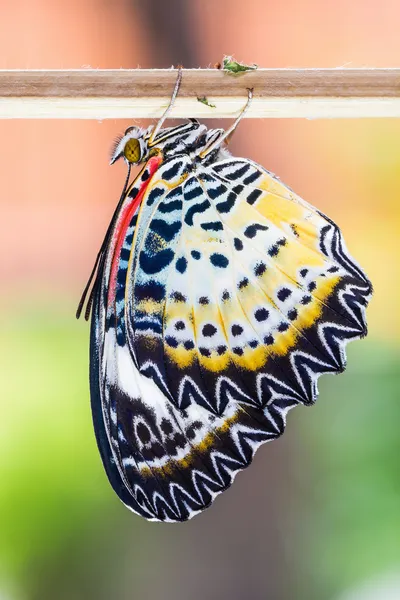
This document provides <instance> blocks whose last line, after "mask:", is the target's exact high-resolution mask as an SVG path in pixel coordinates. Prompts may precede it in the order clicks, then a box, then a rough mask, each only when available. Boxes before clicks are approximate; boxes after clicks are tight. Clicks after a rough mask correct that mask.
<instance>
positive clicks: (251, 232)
mask: <svg viewBox="0 0 400 600" xmlns="http://www.w3.org/2000/svg"><path fill="white" fill-rule="evenodd" d="M257 231H268V226H267V225H260V224H259V223H254V224H253V225H248V227H246V229H245V230H244V235H245V236H246V237H248V238H250V239H253V238H254V237H256V235H257Z"/></svg>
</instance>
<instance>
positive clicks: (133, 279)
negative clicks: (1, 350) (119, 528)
mask: <svg viewBox="0 0 400 600" xmlns="http://www.w3.org/2000/svg"><path fill="white" fill-rule="evenodd" d="M142 177H143V175H142ZM145 181H146V182H147V183H146V189H145V190H144V191H143V192H142V194H143V196H142V203H141V206H140V209H139V210H138V211H137V213H136V215H135V216H132V217H131V221H130V224H129V226H127V228H126V231H125V233H123V232H122V233H121V232H120V239H122V242H121V243H120V245H119V246H118V244H117V245H115V247H114V249H113V250H112V251H111V250H110V251H109V257H108V260H107V262H106V267H105V272H104V276H103V282H104V284H103V288H102V292H101V293H99V297H98V298H97V299H96V310H95V312H94V313H93V329H92V331H93V335H92V339H93V343H92V367H91V373H92V380H94V381H92V402H93V409H94V414H95V415H97V421H96V416H95V417H94V418H95V426H96V429H97V431H98V434H97V435H98V441H99V445H100V449H102V448H103V450H102V456H103V461H104V463H105V467H106V471H107V473H108V476H109V478H110V480H111V483H112V484H113V487H114V489H115V490H116V492H117V493H118V495H119V496H120V498H121V499H122V500H123V501H124V502H125V504H127V505H128V506H130V507H131V508H132V509H133V510H135V511H136V512H138V513H139V514H142V515H143V516H145V517H146V518H149V519H153V520H170V521H181V520H186V519H188V518H190V517H192V516H193V515H194V514H197V512H199V511H200V510H202V509H203V508H205V507H206V506H208V505H209V504H210V503H211V502H212V500H213V499H214V497H215V496H216V495H217V494H218V493H220V492H221V491H223V490H224V489H226V488H227V487H228V486H229V485H230V484H231V482H232V480H233V478H234V476H235V474H236V473H237V472H238V471H239V470H241V469H243V468H245V467H246V466H247V465H248V464H249V463H250V462H251V460H252V457H253V455H254V453H255V451H256V449H257V448H258V447H259V446H260V445H261V444H262V443H264V442H266V441H269V440H271V439H274V438H276V437H277V436H279V435H280V434H281V433H282V432H283V429H284V425H285V418H286V414H287V412H288V410H289V409H290V408H292V407H293V406H295V405H297V404H301V403H302V404H311V403H312V402H314V401H315V398H316V395H317V385H316V382H317V379H318V377H319V376H320V375H321V374H322V373H327V372H331V373H334V372H339V371H342V370H343V369H344V366H345V351H344V348H345V345H346V343H347V342H348V341H350V340H352V339H355V338H357V337H361V336H363V335H365V333H366V324H365V307H366V304H367V301H368V298H369V296H370V293H371V286H370V283H369V281H368V280H367V278H366V277H365V275H364V274H363V272H362V271H361V269H360V268H359V267H358V266H357V265H356V264H355V262H354V261H353V259H352V258H351V257H350V256H349V255H348V253H347V251H346V248H345V246H344V243H343V239H342V236H341V234H340V231H339V229H338V228H337V226H336V225H335V224H334V223H332V222H331V221H330V220H329V219H327V218H326V217H325V216H324V215H322V214H321V213H319V212H318V211H317V210H316V209H314V208H313V207H311V206H310V205H308V204H307V203H305V202H304V201H302V200H301V199H300V198H299V197H298V196H296V195H295V194H294V193H293V192H292V191H291V190H289V188H287V187H286V186H284V185H283V184H282V183H281V182H280V181H279V180H278V179H277V178H275V177H274V176H273V175H271V174H270V173H269V172H267V171H266V170H264V169H263V168H262V167H260V166H259V165H257V164H255V163H253V162H251V161H249V160H245V159H232V158H230V159H227V160H224V161H220V162H218V163H214V164H212V165H209V166H202V165H200V166H197V167H196V169H195V170H194V169H193V163H192V161H191V160H190V159H189V157H185V156H177V157H175V158H173V159H171V160H169V161H167V162H166V163H164V164H162V165H161V166H159V168H158V169H157V170H156V171H155V173H154V174H152V175H151V176H149V177H147V179H145ZM128 196H129V194H128ZM133 227H135V230H134V231H133ZM103 305H104V306H103Z"/></svg>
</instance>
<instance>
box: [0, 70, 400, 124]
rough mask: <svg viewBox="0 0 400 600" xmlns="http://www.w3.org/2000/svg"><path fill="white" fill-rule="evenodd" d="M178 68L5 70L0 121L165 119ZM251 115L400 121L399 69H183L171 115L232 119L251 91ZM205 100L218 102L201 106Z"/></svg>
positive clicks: (0, 91) (0, 83) (0, 78)
mask: <svg viewBox="0 0 400 600" xmlns="http://www.w3.org/2000/svg"><path fill="white" fill-rule="evenodd" d="M176 74H177V71H176V69H167V70H162V69H152V70H150V69H149V70H147V69H134V70H94V69H84V70H62V71H42V70H37V71H21V70H3V71H0V118H3V119H10V118H18V119H28V118H45V119H46V118H47V119H53V118H55V119H117V118H152V119H153V118H156V117H158V116H160V114H161V113H162V111H163V110H164V108H165V106H166V105H167V104H168V102H169V98H170V95H171V92H172V89H173V86H174V82H175V79H176ZM246 88H253V89H254V100H253V103H252V105H251V107H250V110H249V112H248V114H247V116H248V117H253V118H266V117H273V118H299V117H300V118H308V119H318V118H344V117H351V118H359V117H400V69H257V70H256V71H249V72H246V73H243V74H241V75H232V74H229V73H226V72H223V71H221V70H218V69H184V71H183V79H182V85H181V89H180V91H179V96H178V98H177V101H176V103H175V105H174V109H173V111H172V113H171V116H172V117H179V118H180V117H198V118H202V119H203V118H216V117H218V118H221V117H222V118H225V117H229V118H233V117H235V116H237V114H238V112H239V111H240V109H241V108H242V107H243V104H244V102H245V101H246V97H247V89H246ZM198 98H206V99H207V101H208V102H209V103H210V104H212V105H215V106H214V107H212V106H209V105H207V104H205V103H202V102H199V101H198Z"/></svg>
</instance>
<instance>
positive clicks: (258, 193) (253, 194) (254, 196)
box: [247, 190, 262, 204]
mask: <svg viewBox="0 0 400 600" xmlns="http://www.w3.org/2000/svg"><path fill="white" fill-rule="evenodd" d="M261 195H262V191H261V190H253V191H252V192H250V194H249V195H248V196H247V202H248V203H249V204H254V203H255V202H257V200H258V199H259V197H260V196H261Z"/></svg>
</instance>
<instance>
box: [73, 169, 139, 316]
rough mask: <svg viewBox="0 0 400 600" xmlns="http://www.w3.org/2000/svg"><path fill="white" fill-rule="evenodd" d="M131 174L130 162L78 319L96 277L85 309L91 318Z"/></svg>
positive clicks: (78, 311)
mask: <svg viewBox="0 0 400 600" xmlns="http://www.w3.org/2000/svg"><path fill="white" fill-rule="evenodd" d="M130 176H131V164H130V163H129V164H128V173H127V176H126V179H125V184H124V187H123V190H122V193H121V196H120V199H119V202H118V204H117V208H116V209H115V211H114V214H113V217H112V219H111V222H110V224H109V226H108V228H107V231H106V235H105V236H104V240H103V243H102V245H101V248H100V250H99V252H98V254H97V257H96V260H95V263H94V266H93V269H92V272H91V273H90V276H89V279H88V282H87V284H86V286H85V289H84V290H83V293H82V296H81V299H80V301H79V304H78V308H77V310H76V318H77V319H79V317H80V316H81V314H82V310H83V306H84V304H85V300H86V296H87V294H88V291H89V288H90V286H91V284H92V281H93V279H94V283H93V287H92V289H91V291H90V294H89V298H88V302H87V305H86V310H85V320H86V321H88V320H89V316H90V311H91V308H92V305H93V298H94V294H95V291H96V289H97V285H98V282H99V275H100V273H101V272H102V270H103V265H104V256H105V254H104V252H105V250H106V248H107V246H108V242H109V239H110V235H111V231H112V229H113V227H114V224H115V221H116V219H117V215H118V213H119V209H120V208H121V204H122V202H123V201H124V198H125V195H126V190H127V188H128V184H129V179H130Z"/></svg>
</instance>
